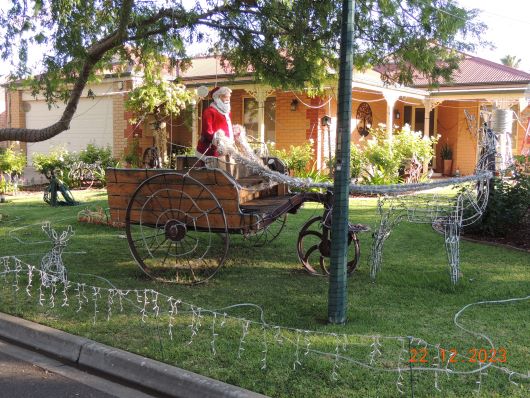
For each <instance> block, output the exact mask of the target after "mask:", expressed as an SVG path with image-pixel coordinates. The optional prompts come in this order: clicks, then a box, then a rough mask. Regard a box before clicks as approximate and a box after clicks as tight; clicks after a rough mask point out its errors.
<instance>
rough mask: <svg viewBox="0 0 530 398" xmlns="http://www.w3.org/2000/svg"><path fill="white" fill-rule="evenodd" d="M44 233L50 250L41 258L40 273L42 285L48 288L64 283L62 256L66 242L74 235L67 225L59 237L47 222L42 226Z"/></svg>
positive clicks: (64, 269) (64, 270) (64, 273)
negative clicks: (50, 243) (50, 242)
mask: <svg viewBox="0 0 530 398" xmlns="http://www.w3.org/2000/svg"><path fill="white" fill-rule="evenodd" d="M42 230H43V231H44V233H45V234H46V235H47V236H48V238H50V240H51V241H52V244H53V246H52V249H51V250H50V252H49V253H46V254H45V255H44V257H43V258H42V261H41V264H40V269H41V271H42V283H43V284H44V285H45V286H50V285H51V284H52V283H54V282H66V280H67V279H66V268H65V266H64V264H63V259H62V254H63V251H64V248H65V247H66V245H67V244H68V241H69V240H70V238H71V237H72V235H74V231H73V230H72V227H71V226H70V225H69V226H68V227H67V229H66V230H65V231H63V232H62V233H61V234H60V235H58V234H57V232H56V231H55V230H54V229H53V228H52V227H51V225H50V223H49V222H46V223H44V224H43V226H42Z"/></svg>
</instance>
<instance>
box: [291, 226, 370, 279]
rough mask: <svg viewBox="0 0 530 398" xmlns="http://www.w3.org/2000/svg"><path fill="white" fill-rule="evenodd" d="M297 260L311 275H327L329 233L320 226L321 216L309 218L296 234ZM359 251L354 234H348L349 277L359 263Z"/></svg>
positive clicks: (357, 240) (329, 252) (325, 227)
mask: <svg viewBox="0 0 530 398" xmlns="http://www.w3.org/2000/svg"><path fill="white" fill-rule="evenodd" d="M297 249H298V258H299V259H300V261H301V262H302V265H303V266H304V268H305V269H306V270H307V272H309V273H310V274H312V275H320V276H327V275H329V266H330V254H331V231H330V229H329V228H328V227H327V226H325V225H323V224H322V216H317V217H313V218H311V219H310V220H309V221H308V222H306V223H305V224H304V226H303V227H302V230H301V231H300V233H299V234H298V244H297ZM360 254H361V250H360V246H359V239H358V238H357V234H356V233H355V232H352V231H350V232H349V234H348V256H347V258H348V263H347V265H346V266H347V272H348V275H350V274H351V273H352V272H353V271H355V269H356V268H357V265H358V263H359V258H360Z"/></svg>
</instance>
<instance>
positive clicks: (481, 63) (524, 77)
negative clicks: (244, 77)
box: [180, 54, 530, 90]
mask: <svg viewBox="0 0 530 398" xmlns="http://www.w3.org/2000/svg"><path fill="white" fill-rule="evenodd" d="M462 56H463V57H462V60H461V61H460V66H459V69H458V70H457V71H455V72H454V73H453V77H452V81H451V82H441V83H440V85H439V87H440V88H441V89H442V90H443V87H455V86H492V85H494V86H497V85H506V84H524V85H527V84H529V83H530V73H527V72H524V71H522V70H518V69H514V68H510V67H509V66H505V65H502V64H498V63H495V62H492V61H488V60H486V59H483V58H479V57H475V56H472V55H467V54H462ZM386 67H387V68H388V67H392V66H391V65H388V66H386ZM382 69H383V67H377V68H375V70H376V71H378V72H381V71H382ZM248 72H249V74H251V70H249V71H248ZM233 76H234V72H233V69H232V68H231V67H230V65H229V64H228V62H225V64H224V65H221V63H220V59H219V58H215V57H198V58H193V59H192V64H191V66H190V68H188V69H187V70H186V71H184V72H181V73H180V77H181V78H183V80H185V81H189V82H190V83H191V82H199V81H204V82H206V81H209V80H212V82H213V81H214V80H215V81H217V79H219V80H226V79H228V78H230V77H233ZM238 80H239V79H238ZM411 86H412V87H418V88H424V87H428V81H427V79H426V78H425V77H423V76H415V77H414V82H413V84H412V85H411Z"/></svg>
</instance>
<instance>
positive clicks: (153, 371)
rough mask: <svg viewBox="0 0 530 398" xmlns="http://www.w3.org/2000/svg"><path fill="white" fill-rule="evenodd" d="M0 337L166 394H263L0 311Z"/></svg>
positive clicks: (187, 397)
mask: <svg viewBox="0 0 530 398" xmlns="http://www.w3.org/2000/svg"><path fill="white" fill-rule="evenodd" d="M0 337H3V338H6V339H9V340H12V341H15V342H18V343H20V344H23V345H25V346H28V347H31V348H34V349H36V350H39V351H41V352H44V353H46V354H48V355H51V356H54V357H57V358H59V359H62V360H67V361H70V362H73V363H75V364H77V365H80V366H83V367H85V368H88V369H93V370H96V371H98V372H100V373H103V374H107V375H109V376H112V377H115V378H118V379H122V380H125V381H127V382H128V383H131V384H136V385H139V386H142V387H144V388H148V389H149V390H152V391H154V392H157V393H162V394H165V395H168V396H170V397H178V398H180V397H182V398H194V397H197V398H206V397H227V398H247V397H248V398H257V397H265V395H261V394H257V393H254V392H252V391H249V390H245V389H243V388H240V387H236V386H233V385H231V384H227V383H223V382H221V381H218V380H215V379H211V378H209V377H205V376H201V375H199V374H196V373H193V372H189V371H187V370H184V369H180V368H177V367H175V366H170V365H167V364H164V363H162V362H158V361H155V360H152V359H149V358H145V357H142V356H140V355H136V354H132V353H130V352H127V351H123V350H120V349H117V348H113V347H109V346H106V345H104V344H100V343H97V342H95V341H93V340H89V339H86V338H84V337H78V336H74V335H72V334H69V333H66V332H63V331H60V330H56V329H53V328H50V327H47V326H43V325H39V324H37V323H34V322H30V321H27V320H25V319H21V318H17V317H14V316H11V315H7V314H4V313H1V312H0Z"/></svg>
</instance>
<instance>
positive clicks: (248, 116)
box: [243, 97, 276, 142]
mask: <svg viewBox="0 0 530 398" xmlns="http://www.w3.org/2000/svg"><path fill="white" fill-rule="evenodd" d="M264 124H265V142H267V141H273V142H274V141H276V98H275V97H268V98H267V99H266V100H265V107H264ZM243 125H244V126H245V129H246V130H247V135H250V136H252V137H254V138H255V139H257V140H259V138H260V137H259V131H258V101H256V100H255V99H254V98H243Z"/></svg>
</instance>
